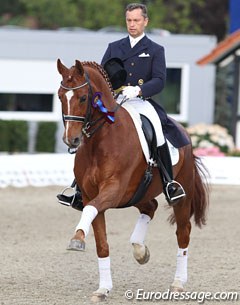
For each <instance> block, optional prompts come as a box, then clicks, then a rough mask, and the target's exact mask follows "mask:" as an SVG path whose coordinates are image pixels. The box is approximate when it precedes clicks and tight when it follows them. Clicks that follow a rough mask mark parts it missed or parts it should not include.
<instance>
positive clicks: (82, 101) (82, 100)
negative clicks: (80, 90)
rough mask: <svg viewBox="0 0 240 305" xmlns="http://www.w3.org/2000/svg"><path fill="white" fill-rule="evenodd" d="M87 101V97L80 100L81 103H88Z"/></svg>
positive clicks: (84, 96)
mask: <svg viewBox="0 0 240 305" xmlns="http://www.w3.org/2000/svg"><path fill="white" fill-rule="evenodd" d="M86 99H87V97H86V95H83V96H82V97H81V98H80V103H84V102H86Z"/></svg>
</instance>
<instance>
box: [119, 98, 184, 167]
mask: <svg viewBox="0 0 240 305" xmlns="http://www.w3.org/2000/svg"><path fill="white" fill-rule="evenodd" d="M121 101H122V98H121V96H120V98H118V100H117V102H121ZM144 104H148V105H150V106H151V107H148V106H147V111H141V112H138V111H137V110H136V109H135V107H133V103H132V100H131V101H130V102H125V103H123V104H122V107H123V108H125V109H126V110H127V111H128V113H129V114H130V116H131V118H132V120H133V122H134V125H135V127H136V130H137V133H138V136H139V140H140V143H141V146H142V150H143V154H144V156H145V159H146V162H147V163H148V162H149V161H150V162H151V161H152V160H150V152H149V149H148V144H147V141H146V138H145V136H144V133H143V130H142V121H141V118H140V114H139V113H142V114H144V115H145V116H146V117H147V118H149V120H150V121H151V122H152V124H153V126H154V128H155V130H157V132H156V135H157V145H158V146H161V145H162V144H163V143H164V142H165V139H164V135H163V132H162V128H160V129H159V128H158V127H159V123H158V122H157V125H158V126H157V127H156V124H155V122H156V119H155V120H153V119H152V118H156V114H157V113H156V111H155V109H154V108H153V107H152V105H151V104H150V103H149V102H148V101H144ZM141 110H142V109H141ZM157 116H158V115H157ZM158 121H160V120H159V118H158ZM159 131H161V132H159ZM167 144H168V147H169V151H170V155H171V160H172V164H173V165H175V164H177V163H178V161H179V151H178V149H177V148H176V147H174V146H173V145H172V144H171V143H170V142H169V141H167Z"/></svg>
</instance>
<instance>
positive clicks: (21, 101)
mask: <svg viewBox="0 0 240 305" xmlns="http://www.w3.org/2000/svg"><path fill="white" fill-rule="evenodd" d="M0 70H1V73H2V75H3V77H2V78H1V82H0V119H3V120H24V121H59V120H60V119H61V103H59V100H58V96H57V90H58V87H59V83H60V76H59V75H58V73H57V71H56V61H55V60H51V61H45V60H1V59H0ZM13 71H14V73H13Z"/></svg>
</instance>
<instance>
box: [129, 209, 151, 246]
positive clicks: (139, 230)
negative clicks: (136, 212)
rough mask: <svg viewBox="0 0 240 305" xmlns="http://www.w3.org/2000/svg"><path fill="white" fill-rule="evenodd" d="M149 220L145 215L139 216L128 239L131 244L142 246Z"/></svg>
mask: <svg viewBox="0 0 240 305" xmlns="http://www.w3.org/2000/svg"><path fill="white" fill-rule="evenodd" d="M150 220H151V218H150V217H149V216H148V215H146V214H141V215H140V216H139V218H138V220H137V223H136V225H135V228H134V230H133V233H132V235H131V237H130V243H131V244H134V243H136V244H140V245H143V244H144V240H145V236H146V233H147V229H148V224H149V222H150Z"/></svg>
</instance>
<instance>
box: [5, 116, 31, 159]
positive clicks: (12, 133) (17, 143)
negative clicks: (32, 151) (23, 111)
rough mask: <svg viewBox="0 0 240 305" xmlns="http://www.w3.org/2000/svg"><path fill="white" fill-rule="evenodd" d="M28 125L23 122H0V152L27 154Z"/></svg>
mask: <svg viewBox="0 0 240 305" xmlns="http://www.w3.org/2000/svg"><path fill="white" fill-rule="evenodd" d="M27 150H28V124H27V122H25V121H3V120H0V151H7V152H9V153H14V152H27Z"/></svg>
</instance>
